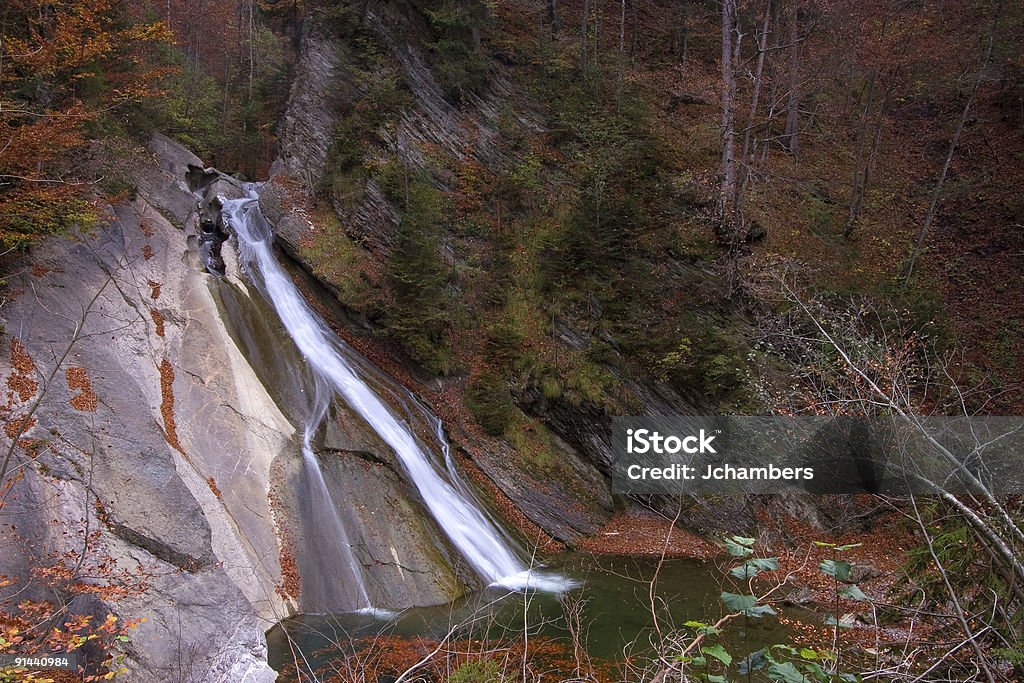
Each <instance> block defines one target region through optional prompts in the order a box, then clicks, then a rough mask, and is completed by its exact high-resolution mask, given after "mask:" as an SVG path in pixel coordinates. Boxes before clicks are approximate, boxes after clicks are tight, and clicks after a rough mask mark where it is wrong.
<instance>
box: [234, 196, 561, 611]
mask: <svg viewBox="0 0 1024 683" xmlns="http://www.w3.org/2000/svg"><path fill="white" fill-rule="evenodd" d="M247 192H248V196H247V197H245V198H242V199H232V200H223V205H224V208H223V215H224V218H225V220H226V221H227V223H228V224H229V225H230V226H231V227H232V229H233V230H234V232H235V234H236V236H237V238H238V247H239V257H240V261H241V267H242V270H243V272H244V273H245V275H246V277H248V278H249V279H250V281H251V282H252V283H253V285H254V286H255V287H256V288H257V289H258V290H259V291H260V292H261V293H262V294H263V296H264V297H266V299H267V300H268V301H269V302H270V303H271V305H272V306H273V308H274V310H275V311H276V312H277V314H278V316H279V317H280V319H281V322H282V324H283V325H284V327H285V329H286V330H287V331H288V333H289V335H290V336H291V338H292V340H293V341H294V343H295V345H296V346H297V347H298V349H299V351H300V352H301V353H302V355H303V357H304V358H305V360H306V363H307V365H308V368H309V370H310V371H311V373H310V374H311V375H312V378H313V381H312V386H310V387H307V389H306V391H305V393H306V395H307V396H308V397H309V399H310V402H311V405H310V406H309V410H308V411H307V417H306V419H305V424H304V425H303V426H304V435H303V445H302V452H303V458H304V459H305V465H306V468H307V471H308V473H309V476H310V477H311V479H312V482H311V484H312V486H311V490H312V491H313V495H314V496H318V497H321V498H322V499H321V500H315V501H311V503H312V504H313V505H314V506H315V508H316V509H318V510H320V512H319V513H318V516H319V517H321V520H320V522H319V523H318V528H320V529H323V530H325V531H326V532H327V533H328V534H329V535H330V539H328V540H329V542H331V543H334V544H336V545H337V548H336V549H335V551H336V552H335V554H336V556H337V558H338V560H339V562H340V564H342V565H344V567H343V569H342V572H341V573H340V574H338V575H336V576H331V577H329V578H330V579H331V580H333V581H336V582H338V583H345V582H346V581H348V582H351V583H352V584H353V588H352V590H354V592H355V600H354V602H355V603H356V604H358V605H359V606H361V607H363V608H369V607H371V605H370V600H369V598H368V596H367V591H366V587H365V582H364V579H363V577H362V575H361V568H360V566H359V564H358V562H357V561H356V559H355V558H354V556H353V554H352V551H351V547H350V546H349V540H348V538H347V535H346V533H345V527H344V524H343V522H342V520H341V518H340V516H339V515H338V511H337V510H338V508H337V506H336V505H335V504H334V503H335V502H334V501H333V500H332V499H331V494H330V490H329V489H328V487H327V485H326V483H325V482H324V479H323V474H322V472H321V470H320V465H319V463H318V461H317V458H316V455H315V454H314V452H313V448H312V439H313V436H314V434H315V433H316V431H317V429H318V428H319V426H320V424H321V423H322V422H323V420H324V418H325V416H326V415H327V413H328V411H329V409H330V405H331V401H332V400H333V399H334V397H335V396H340V397H341V399H342V400H344V401H345V402H346V403H347V404H348V405H349V407H351V408H352V409H353V410H354V411H355V412H356V413H358V414H359V415H360V416H361V417H362V418H363V419H364V420H365V421H366V423H367V424H368V425H370V426H371V427H372V428H373V429H374V431H376V432H377V434H378V435H379V436H380V438H381V439H382V440H383V441H384V442H385V443H387V444H388V445H389V446H390V447H391V448H392V450H393V451H394V453H395V455H396V456H397V458H398V460H399V461H400V462H401V464H402V467H403V468H404V470H405V472H406V474H407V475H408V477H409V479H410V481H411V482H412V483H413V485H414V486H415V487H416V489H417V491H418V492H419V494H420V496H421V498H422V499H423V502H424V503H425V504H426V506H427V508H428V510H429V511H430V513H431V515H432V516H433V517H434V519H435V520H436V522H437V524H438V525H439V526H440V528H441V529H442V531H443V532H444V533H445V534H446V535H447V536H448V538H449V539H450V540H451V542H452V544H453V545H454V546H455V548H456V549H457V550H458V551H459V553H460V554H461V555H462V556H463V557H464V558H465V559H466V561H467V562H468V563H469V564H470V565H471V566H472V567H473V568H474V569H475V570H476V572H477V573H478V574H479V575H480V576H481V577H482V578H483V579H484V580H485V582H487V583H488V584H492V585H496V586H501V587H504V588H508V589H511V590H524V589H527V588H530V589H538V590H547V591H559V590H564V589H566V588H568V587H569V585H570V584H569V582H568V581H567V580H566V579H564V578H563V577H560V576H557V575H553V574H548V573H543V572H538V571H531V570H529V569H528V568H527V567H526V565H525V564H524V562H523V561H522V560H521V559H520V558H519V556H518V555H517V553H516V551H515V550H514V549H513V544H512V543H511V542H510V541H509V540H508V539H507V538H506V537H505V535H504V534H503V533H502V532H501V530H500V528H499V527H498V525H497V524H496V523H495V522H494V521H493V520H492V519H491V518H490V517H489V516H488V515H487V514H486V513H485V512H484V510H483V509H482V507H481V506H480V504H479V502H478V501H477V500H476V499H475V497H474V496H473V494H472V492H471V491H470V490H469V488H468V486H467V485H466V484H465V483H464V482H463V480H462V478H461V476H460V475H459V473H458V471H457V469H456V468H455V464H454V462H453V460H452V457H451V452H450V449H449V446H448V442H447V440H446V438H445V435H444V430H443V428H442V426H441V423H440V421H439V420H437V418H436V417H434V416H433V415H432V414H430V413H429V412H428V411H426V409H425V408H424V407H423V406H422V405H421V404H420V403H419V402H418V401H417V400H416V399H415V397H413V396H412V395H411V394H409V393H408V392H406V391H404V390H403V389H401V387H399V386H398V385H397V384H396V383H394V382H392V381H388V380H386V379H384V378H383V377H382V376H381V374H380V373H379V372H377V371H376V370H375V369H374V368H373V367H372V365H370V364H369V363H368V361H366V360H365V359H363V358H362V357H361V356H360V355H359V354H358V353H357V352H356V351H355V350H354V349H352V348H351V347H350V346H348V345H347V344H345V343H344V342H343V341H342V340H341V339H339V338H338V337H337V335H335V334H334V333H333V332H332V331H331V330H330V328H329V327H328V326H327V325H326V324H325V323H324V321H323V320H321V319H320V317H319V316H318V315H317V314H316V313H315V312H314V311H313V310H312V309H311V308H310V306H309V304H307V303H306V301H305V299H304V298H303V296H302V294H301V292H299V290H298V288H297V287H296V286H295V284H294V283H293V282H292V280H291V278H290V277H289V275H288V274H287V273H286V272H285V270H284V269H283V267H282V266H281V264H280V263H279V262H278V261H277V258H276V257H275V255H274V251H273V248H272V242H273V233H272V230H271V227H270V225H269V223H268V222H267V221H266V219H265V218H264V217H263V214H262V213H261V211H260V210H259V203H258V187H257V186H256V185H251V186H247ZM381 392H387V393H388V394H390V396H391V398H392V400H394V401H395V402H396V403H398V404H399V406H401V408H402V410H403V412H404V413H405V415H404V416H400V415H399V414H398V412H397V411H396V410H395V408H393V407H392V405H391V404H390V403H389V402H388V401H386V400H384V399H382V398H381V396H380V395H379V394H380V393H381ZM410 421H419V422H421V423H422V424H423V425H425V428H426V429H427V430H428V431H429V432H432V434H433V441H434V442H435V448H433V449H432V448H430V447H428V445H427V444H426V443H424V442H423V441H422V440H421V439H420V438H419V437H418V436H417V435H416V430H415V429H413V428H412V427H411V426H410V424H409V423H410ZM349 600H350V602H351V601H352V596H351V595H350V596H349Z"/></svg>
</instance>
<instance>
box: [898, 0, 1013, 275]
mask: <svg viewBox="0 0 1024 683" xmlns="http://www.w3.org/2000/svg"><path fill="white" fill-rule="evenodd" d="M1002 15H1003V0H997V2H996V6H995V10H994V11H993V14H992V26H991V28H989V31H988V38H987V40H986V46H985V54H984V56H983V57H982V59H981V63H980V64H979V66H978V71H977V73H976V74H975V77H974V85H973V86H972V87H971V94H970V95H969V96H968V97H967V102H965V103H964V109H963V111H962V112H961V113H960V120H959V121H958V122H957V124H956V130H955V131H954V132H953V137H952V139H951V140H950V141H949V150H948V151H947V152H946V160H945V161H944V162H943V164H942V171H941V172H940V173H939V178H938V180H937V181H936V182H935V189H934V190H933V191H932V198H931V202H929V204H928V212H927V213H926V214H925V217H924V223H923V224H922V225H921V230H920V231H919V232H918V233H917V240H916V241H915V242H914V250H913V251H912V252H911V254H910V259H909V260H908V261H907V267H906V269H905V270H904V273H903V275H904V284H906V283H909V282H910V277H911V275H913V274H914V264H915V262H916V261H917V259H918V257H920V255H921V251H922V250H923V249H924V243H925V240H926V239H927V238H928V232H929V230H931V227H932V222H933V221H934V220H935V214H936V213H937V212H938V210H939V199H941V197H942V186H943V184H945V182H946V176H947V175H948V174H949V167H950V164H952V163H953V156H954V155H955V154H956V148H957V145H959V144H960V135H961V134H962V133H963V132H964V126H965V125H966V123H967V116H968V114H970V112H971V107H972V106H973V105H974V100H975V98H976V97H977V95H978V88H979V87H981V81H982V79H983V78H984V76H985V70H986V69H987V68H988V65H989V63H990V62H991V61H992V48H993V46H994V45H995V41H996V33H997V31H998V29H999V22H1000V20H1001V19H1002Z"/></svg>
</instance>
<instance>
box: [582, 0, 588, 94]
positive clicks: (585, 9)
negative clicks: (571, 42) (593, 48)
mask: <svg viewBox="0 0 1024 683" xmlns="http://www.w3.org/2000/svg"><path fill="white" fill-rule="evenodd" d="M589 20H590V0H583V12H582V13H581V18H580V74H582V76H583V79H584V80H586V78H587V25H588V22H589Z"/></svg>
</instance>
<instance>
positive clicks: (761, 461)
mask: <svg viewBox="0 0 1024 683" xmlns="http://www.w3.org/2000/svg"><path fill="white" fill-rule="evenodd" d="M612 446H613V448H614V452H615V462H614V463H613V466H612V491H613V492H615V493H637V494H649V493H670V494H679V493H688V494H719V495H720V494H745V493H863V492H869V493H884V494H889V495H902V494H907V493H939V492H941V491H945V492H950V493H954V494H972V493H973V494H981V493H984V492H986V491H987V492H990V493H992V494H994V495H1008V494H1020V493H1024V417H979V418H968V417H959V418H958V417H910V418H902V417H872V418H856V417H825V416H807V417H804V416H800V417H787V416H760V417H739V416H677V417H616V418H613V420H612Z"/></svg>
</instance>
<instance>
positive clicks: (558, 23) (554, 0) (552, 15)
mask: <svg viewBox="0 0 1024 683" xmlns="http://www.w3.org/2000/svg"><path fill="white" fill-rule="evenodd" d="M548 23H549V24H551V31H552V33H558V32H559V31H561V30H562V17H561V15H560V14H559V13H558V0H548Z"/></svg>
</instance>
